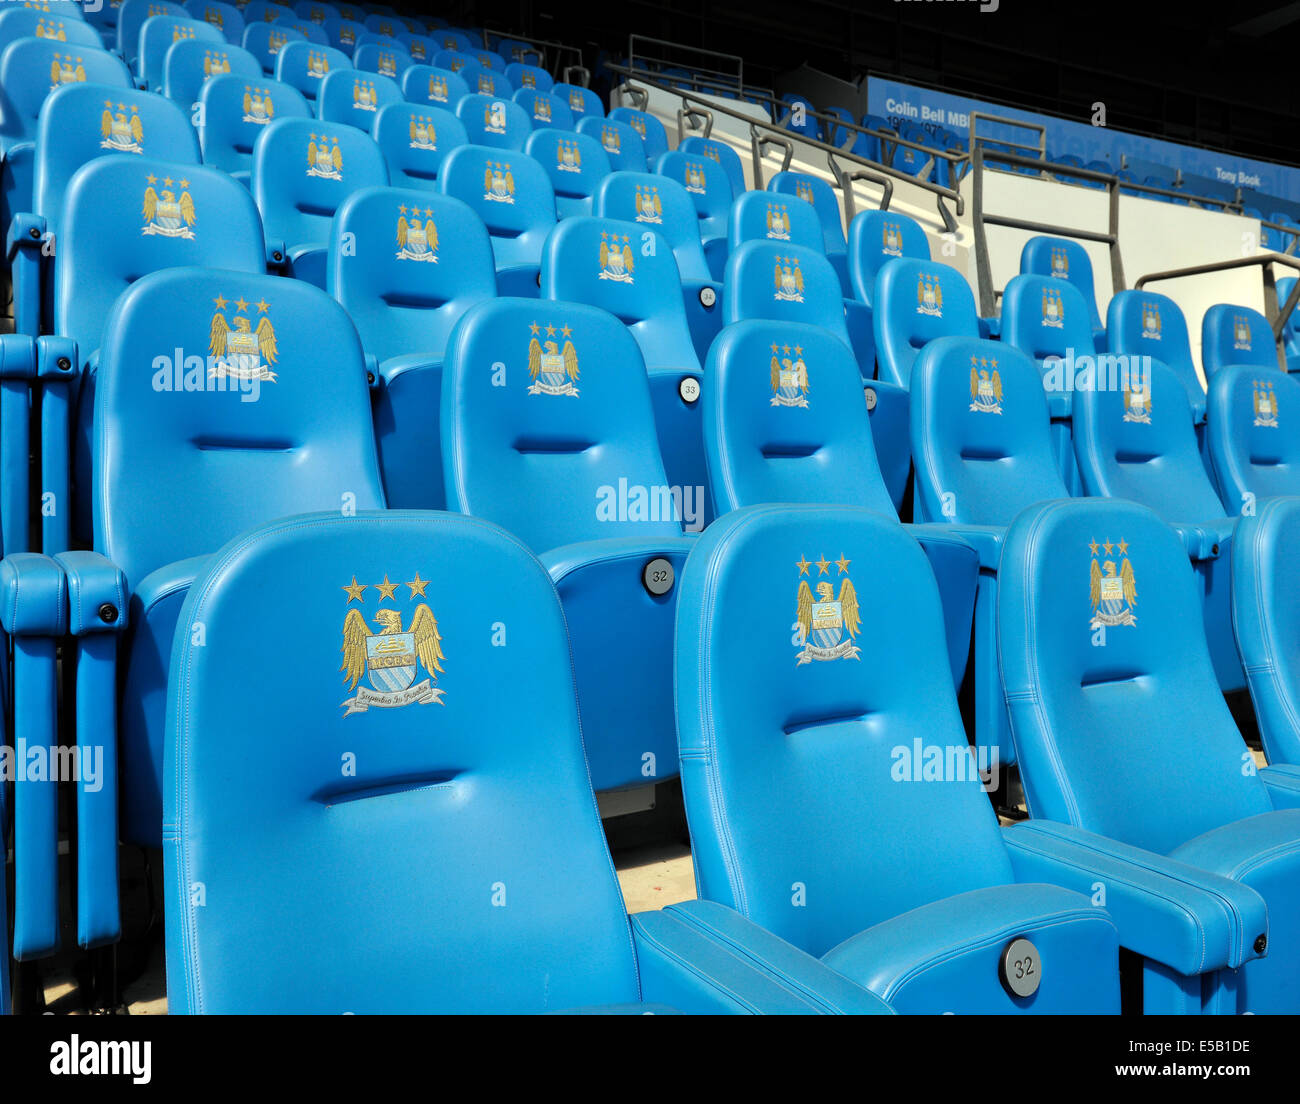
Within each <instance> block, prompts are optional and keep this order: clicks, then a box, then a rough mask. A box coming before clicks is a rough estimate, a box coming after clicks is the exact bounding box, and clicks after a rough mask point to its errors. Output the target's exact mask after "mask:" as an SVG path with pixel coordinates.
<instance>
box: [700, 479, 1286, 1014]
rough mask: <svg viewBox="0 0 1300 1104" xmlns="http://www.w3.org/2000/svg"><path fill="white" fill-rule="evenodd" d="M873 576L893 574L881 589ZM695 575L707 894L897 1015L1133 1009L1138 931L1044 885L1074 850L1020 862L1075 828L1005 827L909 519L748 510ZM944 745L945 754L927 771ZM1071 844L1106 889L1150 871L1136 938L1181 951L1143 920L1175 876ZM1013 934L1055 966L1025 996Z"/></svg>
mask: <svg viewBox="0 0 1300 1104" xmlns="http://www.w3.org/2000/svg"><path fill="white" fill-rule="evenodd" d="M877 573H879V574H877ZM881 576H884V577H887V578H888V579H889V580H890V584H889V586H888V587H884V588H877V587H875V585H874V582H875V579H877V578H878V577H881ZM681 585H682V596H681V600H680V602H679V606H678V634H677V639H678V652H677V691H678V692H677V711H678V729H679V731H680V733H681V737H680V740H681V755H682V767H683V770H682V786H683V793H684V796H685V801H686V812H687V818H688V820H689V822H690V827H691V840H692V852H693V858H694V861H695V868H696V877H697V880H698V883H699V889H700V896H701V897H702V898H704V899H706V900H710V901H716V902H718V903H720V904H728V905H729V907H734V908H736V909H738V910H739V911H740V912H742V913H744V914H746V915H748V916H749V917H750V918H751V919H752V920H754V921H755V922H757V923H760V924H765V925H767V926H769V927H770V928H771V930H773V931H775V932H777V933H779V934H781V935H782V936H783V938H786V939H788V940H790V941H791V942H792V943H794V944H795V945H796V946H799V947H801V948H803V949H804V950H806V951H808V952H809V953H811V954H814V955H819V956H821V957H822V961H824V962H825V963H827V964H828V965H830V966H832V967H834V968H835V969H836V970H838V971H839V972H840V973H841V974H843V975H844V976H846V977H848V978H851V979H853V980H855V981H857V982H858V983H859V984H861V985H864V986H866V987H867V988H869V989H871V990H872V991H873V992H876V993H877V994H879V995H881V996H883V997H886V998H887V999H888V1000H889V1001H890V1003H891V1004H892V1005H893V1006H894V1007H895V1008H897V1009H898V1010H899V1011H901V1012H913V1013H925V1012H928V1013H935V1014H937V1013H940V1012H946V1013H967V1012H972V1013H975V1012H983V1013H991V1012H999V1013H1014V1012H1024V1013H1059V1012H1076V1013H1077V1012H1092V1013H1099V1012H1104V1013H1114V1012H1117V1011H1118V1010H1119V974H1118V958H1119V956H1118V952H1117V946H1118V944H1119V943H1120V940H1121V937H1122V936H1123V934H1124V933H1125V926H1124V925H1123V924H1122V923H1121V924H1119V925H1117V924H1116V922H1115V921H1114V920H1112V918H1111V916H1110V915H1109V914H1108V913H1107V912H1106V911H1105V910H1103V909H1099V908H1097V907H1096V904H1095V900H1094V899H1090V898H1091V893H1090V892H1088V891H1085V892H1079V890H1080V889H1081V888H1082V886H1079V885H1077V884H1076V885H1074V886H1072V887H1071V888H1070V889H1066V888H1061V887H1060V886H1059V885H1055V884H1052V882H1054V881H1056V880H1057V879H1058V878H1060V879H1066V878H1069V879H1070V880H1072V881H1075V882H1076V883H1077V882H1078V881H1080V880H1081V879H1080V878H1079V874H1080V873H1081V871H1079V870H1077V869H1072V868H1070V866H1069V865H1068V864H1067V863H1066V862H1062V863H1061V865H1062V867H1064V868H1065V869H1063V870H1062V871H1060V872H1057V871H1055V870H1053V871H1050V872H1044V873H1046V875H1047V876H1042V875H1041V874H1040V873H1039V871H1037V870H1034V871H1033V872H1032V873H1029V872H1026V871H1025V870H1024V869H1023V868H1022V862H1021V860H1022V858H1023V857H1027V858H1028V859H1029V861H1030V862H1031V863H1032V862H1033V861H1034V860H1035V859H1038V858H1039V857H1040V856H1041V855H1042V854H1043V853H1044V852H1048V853H1051V852H1050V851H1049V850H1048V848H1049V846H1050V844H1051V842H1052V840H1051V836H1050V834H1049V833H1050V831H1051V829H1052V828H1056V829H1057V830H1058V831H1061V832H1068V829H1064V828H1062V827H1061V826H1050V825H1045V826H1041V827H1038V826H1035V827H1033V828H1031V827H1028V826H1019V827H1016V828H1013V829H1010V830H1009V831H1006V832H1004V831H1002V830H1001V829H1000V828H999V826H998V820H997V817H996V816H995V815H994V813H993V810H992V808H991V807H990V805H989V802H988V799H987V797H986V796H985V794H984V793H983V792H982V788H981V777H980V773H979V772H980V770H981V768H983V767H985V766H986V764H984V763H983V762H981V761H979V760H977V758H976V756H975V755H973V754H972V753H971V750H970V748H969V747H968V745H967V742H966V734H965V732H964V731H963V729H962V724H961V718H960V715H959V713H958V709H957V702H956V698H955V695H954V693H953V690H952V684H951V681H950V676H949V673H948V670H947V667H946V665H945V664H944V662H943V660H942V654H943V625H942V618H941V613H940V604H939V600H938V595H937V593H936V588H935V582H934V578H933V576H932V574H931V572H930V570H929V567H928V565H927V562H926V559H925V557H924V555H922V553H921V550H920V549H919V548H918V547H917V544H916V542H915V541H913V540H912V539H911V538H910V537H909V536H907V534H906V533H905V532H904V531H903V530H902V528H900V527H899V526H898V524H897V523H896V522H894V521H891V520H889V519H887V518H883V517H881V516H880V515H879V514H876V513H874V512H872V511H870V510H866V509H862V508H859V507H846V506H816V505H809V506H793V507H792V506H754V507H751V508H749V509H746V510H741V511H737V512H734V513H732V514H730V515H728V516H727V517H725V518H722V519H720V520H719V521H718V522H717V523H716V524H715V525H714V526H712V527H711V528H710V529H709V530H708V531H707V532H706V533H705V534H704V536H702V537H701V538H700V541H699V543H698V545H697V546H696V548H695V549H694V550H693V551H692V553H691V558H690V560H689V561H688V562H687V567H686V572H685V575H684V578H683V581H682V584H681ZM859 592H861V593H862V595H863V598H862V599H859V598H858V594H859ZM868 594H869V595H870V597H869V598H867V597H866V595H868ZM792 618H793V621H794V623H795V626H796V632H795V633H794V634H793V635H792V634H791V631H790V630H791V622H792ZM741 625H744V626H745V628H744V629H743V631H739V627H740V626H741ZM859 638H861V641H862V642H861V644H859V643H858V639H859ZM844 660H848V661H849V662H842V661H844ZM742 672H743V677H742ZM930 749H934V750H935V751H937V752H938V755H939V757H940V758H942V759H944V760H945V762H946V763H947V764H948V766H946V767H945V768H944V769H943V771H941V772H939V773H938V775H937V777H934V776H933V772H932V774H930V775H926V776H925V777H926V778H927V779H928V781H927V782H926V783H925V784H921V783H920V779H921V777H922V775H921V770H922V758H923V756H925V755H927V754H930ZM912 783H914V784H912ZM1070 840H1071V843H1072V844H1073V847H1072V848H1071V851H1072V852H1073V853H1072V854H1071V855H1070V856H1069V857H1070V858H1071V859H1073V861H1074V862H1075V863H1077V864H1078V866H1079V867H1082V868H1083V869H1084V870H1086V871H1087V872H1088V875H1089V876H1090V877H1091V878H1094V879H1095V878H1098V877H1099V876H1101V874H1102V871H1107V874H1106V884H1108V885H1109V884H1110V880H1111V878H1113V877H1116V876H1117V875H1119V872H1120V869H1123V870H1124V874H1125V877H1124V881H1125V884H1126V886H1127V885H1131V884H1132V883H1133V882H1135V881H1136V882H1138V883H1139V884H1140V885H1141V886H1142V889H1141V890H1138V891H1137V892H1136V893H1134V894H1133V896H1129V895H1128V892H1129V891H1128V890H1127V889H1126V890H1124V891H1117V892H1116V894H1115V896H1116V898H1120V897H1121V896H1122V897H1123V900H1122V901H1117V903H1120V904H1122V906H1123V907H1124V908H1125V910H1127V909H1128V908H1130V907H1131V908H1134V909H1135V910H1137V911H1139V914H1140V915H1139V917H1138V918H1136V919H1137V921H1138V922H1136V923H1133V924H1132V925H1131V927H1132V928H1133V930H1134V931H1135V932H1136V933H1138V934H1139V935H1140V936H1144V937H1145V938H1143V939H1142V943H1143V945H1146V944H1149V943H1156V944H1157V945H1159V944H1160V943H1162V942H1167V943H1173V944H1174V945H1175V946H1174V947H1161V950H1164V951H1166V952H1168V951H1170V950H1182V948H1181V946H1180V945H1179V941H1178V940H1173V939H1166V940H1163V941H1162V940H1159V939H1153V938H1152V936H1151V935H1150V934H1149V933H1147V932H1145V931H1144V930H1143V928H1144V926H1145V924H1150V923H1152V922H1153V921H1154V920H1155V919H1156V918H1157V917H1163V916H1165V915H1168V914H1170V913H1172V914H1174V915H1177V908H1176V906H1175V907H1172V908H1171V906H1170V902H1169V900H1168V898H1169V896H1173V895H1174V893H1175V891H1176V888H1177V881H1178V879H1177V877H1176V875H1175V874H1173V873H1172V872H1171V873H1170V874H1169V875H1166V876H1165V877H1163V878H1159V879H1158V881H1157V883H1156V884H1152V882H1150V881H1148V880H1147V878H1148V875H1147V871H1146V870H1145V869H1144V868H1143V863H1142V861H1141V860H1140V859H1139V860H1134V861H1129V862H1117V861H1116V859H1115V858H1114V857H1112V854H1111V851H1112V849H1111V848H1110V847H1109V846H1108V841H1105V840H1099V839H1096V838H1095V837H1089V836H1087V835H1085V834H1083V833H1070ZM1061 850H1064V848H1061ZM1053 857H1054V858H1055V857H1058V856H1057V855H1055V854H1053ZM1170 865H1171V866H1172V864H1170ZM1181 896H1182V897H1183V898H1185V897H1187V896H1189V894H1187V893H1183V894H1182V895H1181ZM1207 896H1208V895H1207ZM1238 896H1246V895H1242V894H1239V895H1238ZM1179 903H1180V904H1181V900H1180V902H1179ZM1202 904H1203V911H1204V912H1205V913H1207V914H1209V915H1210V916H1212V917H1213V916H1214V915H1215V914H1214V913H1213V906H1212V905H1211V904H1210V903H1209V901H1205V902H1203V903H1202ZM1257 917H1260V913H1259V912H1258V911H1255V912H1254V913H1253V914H1252V918H1257ZM1125 918H1126V919H1127V917H1125ZM1198 919H1199V917H1198ZM1144 922H1145V924H1144ZM1117 926H1118V928H1119V930H1118V932H1117V930H1116V928H1117ZM1187 926H1188V927H1193V925H1190V924H1189V925H1187ZM1220 932H1221V935H1220V942H1221V943H1222V944H1224V945H1225V946H1224V947H1219V946H1217V945H1216V947H1215V951H1216V952H1220V953H1221V952H1222V951H1223V950H1226V949H1227V947H1226V945H1227V944H1228V942H1229V941H1228V939H1227V938H1226V932H1222V929H1220ZM1180 934H1183V933H1182V932H1181V931H1180ZM1017 935H1018V936H1019V937H1020V938H1023V939H1025V940H1026V942H1027V943H1028V944H1029V945H1031V946H1032V947H1033V948H1034V952H1035V953H1039V954H1041V955H1042V957H1043V959H1044V960H1046V959H1047V958H1048V957H1049V956H1050V957H1051V959H1052V961H1053V962H1055V963H1056V966H1057V970H1058V971H1059V972H1058V973H1056V974H1055V975H1051V974H1048V973H1047V972H1046V971H1043V972H1042V974H1041V978H1042V981H1041V984H1040V985H1039V987H1038V988H1037V989H1036V990H1034V991H1033V992H1028V991H1027V990H1026V991H1022V992H1021V993H1017V992H1016V991H1015V990H1014V989H1012V988H1008V987H1007V986H1006V984H1005V983H1004V982H1002V981H1000V980H999V979H1000V978H1002V977H1004V976H1005V969H1006V968H1005V967H999V965H998V962H999V956H1001V955H1002V954H1003V952H1004V950H1005V948H1006V947H1007V945H1008V942H1009V941H1010V940H1011V938H1012V937H1013V936H1017ZM1170 957H1173V956H1172V955H1171V956H1170ZM1187 957H1191V956H1190V955H1188V954H1187V952H1186V951H1183V953H1182V954H1181V955H1180V956H1179V958H1178V959H1176V961H1182V959H1184V958H1187Z"/></svg>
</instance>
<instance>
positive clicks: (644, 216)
mask: <svg viewBox="0 0 1300 1104" xmlns="http://www.w3.org/2000/svg"><path fill="white" fill-rule="evenodd" d="M633 202H634V203H635V205H636V221H637V222H654V223H662V222H663V220H664V208H663V204H662V203H661V202H660V200H659V188H658V186H657V185H650V184H638V185H637V186H636V198H635V200H634V201H633Z"/></svg>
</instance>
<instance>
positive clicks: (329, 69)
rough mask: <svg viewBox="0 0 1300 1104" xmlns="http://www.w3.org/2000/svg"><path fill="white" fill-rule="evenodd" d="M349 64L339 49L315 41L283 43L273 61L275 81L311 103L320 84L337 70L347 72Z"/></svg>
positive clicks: (347, 58) (346, 56)
mask: <svg viewBox="0 0 1300 1104" xmlns="http://www.w3.org/2000/svg"><path fill="white" fill-rule="evenodd" d="M351 68H352V61H351V59H350V58H349V57H348V55H347V54H345V53H344V52H343V51H342V50H336V49H335V48H334V47H333V46H320V45H318V44H317V43H315V42H305V41H304V42H290V43H287V44H286V45H285V46H284V48H283V49H282V50H281V51H280V53H279V54H278V55H277V56H276V59H275V79H276V80H278V81H279V82H280V83H281V84H287V85H289V86H290V87H291V88H296V89H297V90H298V91H299V92H301V93H302V95H303V98H304V99H306V100H308V101H314V100H315V99H316V98H317V96H318V95H319V92H320V87H321V84H322V83H323V82H324V80H325V78H326V77H328V76H329V75H330V74H331V73H333V72H335V71H336V70H339V69H351Z"/></svg>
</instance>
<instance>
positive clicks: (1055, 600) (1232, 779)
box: [998, 379, 1271, 854]
mask: <svg viewBox="0 0 1300 1104" xmlns="http://www.w3.org/2000/svg"><path fill="white" fill-rule="evenodd" d="M1169 386H1170V388H1171V389H1172V390H1174V391H1176V393H1177V394H1179V395H1181V393H1182V385H1181V384H1179V383H1178V381H1177V380H1176V379H1170V381H1169ZM1188 432H1189V433H1190V432H1191V430H1190V427H1188ZM1108 580H1109V581H1108ZM999 586H1000V589H999V596H998V623H999V633H998V638H999V639H998V655H999V658H1000V660H1001V666H1002V681H1003V685H1004V686H1005V688H1006V700H1007V706H1008V709H1009V712H1010V714H1011V725H1012V729H1013V730H1014V732H1015V740H1016V750H1017V755H1018V761H1019V764H1020V773H1021V778H1022V779H1023V780H1024V783H1025V794H1026V797H1027V798H1028V801H1029V812H1030V815H1031V816H1033V817H1042V818H1046V819H1049V820H1059V821H1064V822H1065V823H1068V824H1075V825H1079V826H1086V827H1087V828H1088V830H1089V831H1092V832H1097V833H1100V834H1101V835H1104V836H1109V837H1111V838H1112V839H1116V840H1120V841H1121V842H1124V843H1129V844H1133V845H1134V846H1136V847H1145V848H1148V849H1150V850H1152V851H1155V852H1157V853H1159V854H1167V853H1168V852H1170V851H1172V850H1173V849H1174V848H1175V847H1178V846H1179V845H1181V844H1183V843H1185V842H1187V841H1188V840H1190V839H1192V838H1193V837H1195V836H1198V835H1201V834H1202V833H1204V832H1208V831H1210V830H1211V829H1213V828H1218V827H1220V826H1221V825H1224V824H1227V823H1229V822H1231V821H1235V820H1240V819H1241V818H1243V817H1249V816H1254V815H1255V814H1257V813H1264V812H1268V811H1269V809H1270V807H1271V806H1270V802H1269V798H1268V795H1267V793H1266V792H1265V789H1264V784H1263V782H1262V781H1260V779H1259V777H1258V775H1257V774H1256V772H1255V771H1254V770H1253V769H1251V770H1246V769H1244V765H1246V764H1249V763H1250V762H1251V759H1250V752H1249V751H1248V750H1247V749H1246V745H1245V743H1244V742H1243V741H1242V739H1241V735H1240V734H1239V733H1238V731H1237V728H1236V725H1235V724H1234V723H1233V720H1232V715H1231V714H1230V713H1229V712H1228V707H1227V705H1226V704H1225V703H1224V700H1223V695H1222V694H1221V693H1220V692H1219V687H1218V683H1217V681H1216V679H1215V675H1214V668H1213V666H1212V664H1211V661H1210V653H1209V649H1208V647H1207V645H1206V641H1205V635H1204V633H1202V632H1201V631H1200V630H1199V628H1198V626H1199V624H1200V622H1201V595H1200V592H1199V585H1198V583H1197V581H1196V580H1195V578H1194V576H1193V570H1192V566H1191V564H1190V563H1189V562H1188V559H1187V553H1186V550H1185V549H1184V546H1183V542H1182V541H1181V540H1180V539H1179V538H1178V535H1177V534H1176V533H1175V532H1174V531H1173V530H1172V529H1170V528H1169V527H1168V526H1167V525H1165V524H1164V523H1163V522H1162V521H1161V520H1160V519H1159V517H1157V516H1156V515H1155V514H1154V513H1152V512H1151V511H1150V510H1148V509H1147V508H1145V507H1143V506H1139V505H1137V504H1136V503H1134V502H1116V501H1100V500H1095V499H1076V500H1073V501H1069V502H1056V503H1048V504H1045V505H1040V506H1037V507H1035V508H1034V509H1032V510H1026V511H1025V512H1024V513H1023V514H1021V515H1020V517H1018V518H1017V519H1016V521H1015V523H1014V524H1013V525H1012V526H1011V530H1010V532H1009V533H1008V534H1007V539H1006V543H1005V545H1004V547H1003V551H1002V566H1001V570H1000V571H999Z"/></svg>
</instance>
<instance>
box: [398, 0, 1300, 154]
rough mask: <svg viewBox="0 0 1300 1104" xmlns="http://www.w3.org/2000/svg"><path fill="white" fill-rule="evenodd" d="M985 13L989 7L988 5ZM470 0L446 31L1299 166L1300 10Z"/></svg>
mask: <svg viewBox="0 0 1300 1104" xmlns="http://www.w3.org/2000/svg"><path fill="white" fill-rule="evenodd" d="M985 2H986V3H987V2H988V0H985ZM982 6H983V5H982V4H981V3H980V2H979V0H863V2H859V3H856V4H855V3H847V2H836V0H748V2H741V0H610V2H607V3H602V4H600V5H589V4H569V3H564V2H561V0H556V2H553V3H546V2H532V0H494V2H491V3H475V2H473V0H464V2H460V3H453V4H450V5H439V6H437V7H434V6H433V5H423V8H424V10H426V11H431V12H433V11H436V12H437V13H438V14H442V15H444V16H445V17H447V18H449V19H453V20H454V19H456V18H460V19H463V20H464V21H466V22H473V23H474V24H476V25H485V26H487V27H489V28H492V29H503V30H517V31H520V32H523V33H526V34H531V35H535V36H537V37H539V38H547V39H551V40H553V41H561V42H565V43H569V44H572V45H576V46H581V47H583V49H584V53H585V58H586V62H587V64H588V65H590V64H591V63H592V62H593V61H594V60H595V56H596V50H597V48H603V49H606V50H610V51H613V52H618V53H623V52H625V51H626V49H627V41H628V35H629V34H630V33H636V34H640V35H646V36H650V37H653V38H659V39H664V40H668V41H671V42H676V43H681V44H683V45H686V46H694V47H702V48H705V49H709V50H716V51H720V52H723V53H729V54H738V55H740V56H742V57H743V58H744V59H745V79H746V82H747V83H752V84H759V85H766V86H777V85H780V83H781V80H780V78H781V75H782V74H783V73H787V72H789V71H790V70H792V69H795V68H797V67H798V66H799V65H801V64H807V65H809V66H812V67H813V68H816V69H820V70H822V71H824V72H826V73H828V74H830V75H831V76H834V77H838V78H841V79H844V80H850V81H857V80H858V79H860V78H861V77H863V76H864V75H866V74H867V73H869V72H870V73H878V74H880V75H882V76H895V77H898V78H900V79H902V80H906V81H911V82H914V83H917V84H923V85H928V86H933V87H938V88H944V89H947V90H950V91H953V92H958V93H965V94H969V95H973V96H977V97H979V98H982V99H988V100H993V101H997V102H1000V103H1005V104H1011V105H1015V106H1020V107H1025V108H1029V109H1033V110H1037V111H1044V112H1047V113H1049V114H1053V115H1060V116H1064V117H1067V118H1073V119H1080V120H1088V119H1089V118H1090V116H1091V114H1092V105H1093V104H1094V103H1096V102H1102V103H1104V104H1105V105H1106V114H1107V123H1108V125H1109V126H1111V127H1114V128H1116V129H1120V130H1127V131H1132V132H1135V133H1141V134H1150V135H1155V136H1157V137H1163V138H1168V139H1170V140H1172V141H1178V142H1187V143H1191V144H1195V145H1203V146H1208V147H1212V148H1216V149H1223V150H1228V151H1230V152H1233V153H1238V154H1242V155H1244V156H1248V157H1257V158H1262V159H1265V160H1270V161H1281V162H1285V163H1288V164H1300V60H1298V59H1300V3H1280V2H1278V0H1272V2H1267V0H1233V2H1232V3H1230V4H1205V3H1201V4H1195V3H1193V4H1187V3H1184V4H1179V5H1173V4H1165V3H1145V2H1139V0H1131V2H1129V3H1117V2H1109V0H1098V2H1089V3H1081V2H1079V0H1073V2H1067V3H1059V2H1058V3H1048V2H1047V0H997V6H996V10H990V11H985V10H981V9H982Z"/></svg>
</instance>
